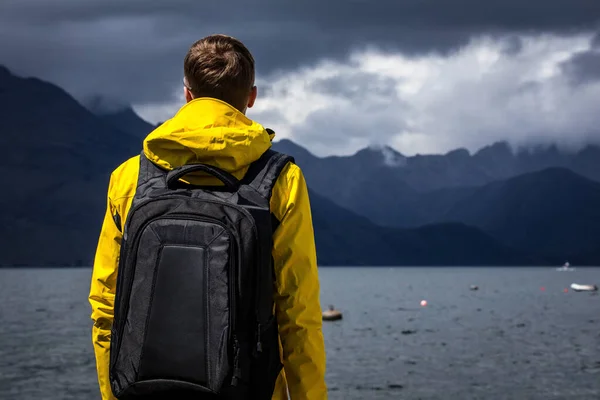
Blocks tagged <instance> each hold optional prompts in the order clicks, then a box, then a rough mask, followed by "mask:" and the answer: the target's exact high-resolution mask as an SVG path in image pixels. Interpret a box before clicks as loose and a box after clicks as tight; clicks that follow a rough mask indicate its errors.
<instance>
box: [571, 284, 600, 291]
mask: <svg viewBox="0 0 600 400" xmlns="http://www.w3.org/2000/svg"><path fill="white" fill-rule="evenodd" d="M571 289H573V290H574V291H576V292H595V291H597V290H598V286H596V285H579V284H577V283H572V284H571Z"/></svg>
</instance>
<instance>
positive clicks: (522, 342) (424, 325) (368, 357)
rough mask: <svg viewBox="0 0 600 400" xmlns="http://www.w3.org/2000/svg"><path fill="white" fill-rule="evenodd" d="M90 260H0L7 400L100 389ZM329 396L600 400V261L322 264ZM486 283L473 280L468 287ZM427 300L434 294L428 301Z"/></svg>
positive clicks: (75, 395) (2, 378)
mask: <svg viewBox="0 0 600 400" xmlns="http://www.w3.org/2000/svg"><path fill="white" fill-rule="evenodd" d="M90 274H91V269H0V399H19V400H29V399H36V400H37V399H41V398H43V399H45V400H54V399H56V400H58V399H61V400H62V399H98V398H99V397H100V396H99V392H98V389H97V382H96V376H95V365H94V356H93V350H92V347H91V339H90V334H91V325H92V322H91V320H90V318H89V316H90V307H89V303H88V302H87V293H88V289H89V280H90ZM320 275H321V301H322V306H323V308H324V309H325V308H326V307H327V305H329V304H334V305H335V306H336V308H338V309H340V310H341V311H343V313H344V318H343V320H341V321H336V322H325V323H324V334H325V340H326V347H327V368H328V370H327V383H328V387H329V390H330V392H329V398H330V399H395V398H401V399H511V400H513V399H571V398H572V399H598V398H600V296H598V295H596V293H583V292H580V293H575V292H573V291H571V290H570V289H569V290H567V291H566V292H565V289H567V288H568V287H569V286H570V284H571V283H573V282H576V283H583V284H585V283H596V284H599V283H600V268H585V269H583V268H578V269H577V270H576V271H573V272H557V271H556V270H555V269H554V268H550V267H548V268H321V269H320ZM472 284H474V285H477V286H478V287H479V290H477V291H471V290H469V287H470V285H472ZM421 300H426V301H427V302H428V304H427V306H426V307H422V306H421V305H420V302H421Z"/></svg>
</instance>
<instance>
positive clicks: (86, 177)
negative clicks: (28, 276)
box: [0, 68, 141, 265]
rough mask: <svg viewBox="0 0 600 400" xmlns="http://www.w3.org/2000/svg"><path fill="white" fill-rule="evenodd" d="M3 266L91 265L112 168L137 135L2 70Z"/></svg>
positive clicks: (134, 148) (137, 145)
mask: <svg viewBox="0 0 600 400" xmlns="http://www.w3.org/2000/svg"><path fill="white" fill-rule="evenodd" d="M0 120H1V121H2V126H1V127H0V145H1V146H2V148H3V149H4V153H3V156H2V158H0V185H2V187H4V188H7V190H8V191H9V192H10V196H3V197H2V198H1V199H0V207H2V210H3V211H2V218H1V220H2V222H3V223H2V225H0V235H1V236H2V237H3V238H6V239H5V240H4V241H3V243H2V244H1V245H0V264H14V263H17V264H34V265H42V264H54V265H60V264H62V263H65V264H72V263H74V262H76V261H77V260H81V261H82V262H86V263H89V261H90V260H91V258H92V257H93V254H94V252H95V246H96V240H97V235H98V233H99V229H100V224H101V221H102V217H103V215H104V208H105V207H106V190H107V188H108V177H109V174H110V172H111V171H112V170H113V169H114V168H116V167H117V166H118V165H119V164H120V163H121V162H123V161H124V160H125V159H126V158H128V157H130V156H132V155H135V154H138V153H139V151H140V150H141V140H140V139H138V138H135V137H134V136H132V135H130V134H128V133H125V132H123V131H120V130H117V129H115V128H113V127H111V126H109V125H107V124H106V123H104V122H103V121H102V120H100V119H98V118H97V117H96V116H95V115H94V114H92V113H91V112H90V111H89V110H87V109H86V108H84V107H83V106H82V105H80V104H79V103H78V102H77V101H76V100H75V99H73V98H72V97H71V96H70V95H69V94H68V93H66V92H65V91H64V90H62V89H61V88H59V87H57V86H55V85H53V84H51V83H48V82H44V81H42V80H39V79H35V78H20V77H17V76H15V75H13V74H11V73H10V72H9V71H8V70H7V69H5V68H0Z"/></svg>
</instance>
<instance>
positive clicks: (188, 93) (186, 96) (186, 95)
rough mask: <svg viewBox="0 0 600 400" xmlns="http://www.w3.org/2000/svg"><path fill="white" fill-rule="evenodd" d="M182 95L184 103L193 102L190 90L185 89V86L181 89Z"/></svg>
mask: <svg viewBox="0 0 600 400" xmlns="http://www.w3.org/2000/svg"><path fill="white" fill-rule="evenodd" d="M183 94H184V95H185V102H186V103H189V102H190V101H192V100H194V95H193V94H192V92H191V91H190V89H188V88H186V87H185V86H184V87H183Z"/></svg>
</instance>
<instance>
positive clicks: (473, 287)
mask: <svg viewBox="0 0 600 400" xmlns="http://www.w3.org/2000/svg"><path fill="white" fill-rule="evenodd" d="M469 289H471V290H479V286H477V285H471V286H470V287H469Z"/></svg>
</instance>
